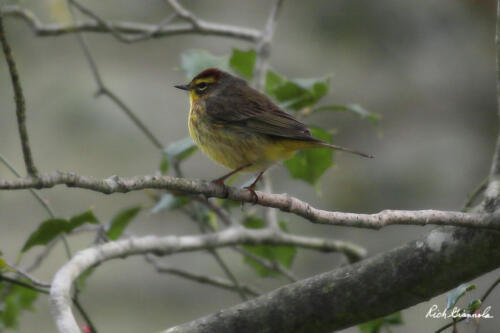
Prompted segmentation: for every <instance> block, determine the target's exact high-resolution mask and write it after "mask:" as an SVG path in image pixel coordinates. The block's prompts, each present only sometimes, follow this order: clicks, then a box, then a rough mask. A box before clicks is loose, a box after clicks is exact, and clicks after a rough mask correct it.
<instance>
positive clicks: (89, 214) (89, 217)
mask: <svg viewBox="0 0 500 333" xmlns="http://www.w3.org/2000/svg"><path fill="white" fill-rule="evenodd" d="M86 223H90V224H99V220H98V219H97V217H96V216H95V215H94V212H93V211H92V210H90V209H89V210H88V211H86V212H84V213H82V214H79V215H76V216H73V217H72V218H70V219H69V226H68V230H66V232H70V231H72V230H73V229H76V228H78V227H79V226H81V225H84V224H86Z"/></svg>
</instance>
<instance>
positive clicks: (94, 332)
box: [72, 297, 98, 333]
mask: <svg viewBox="0 0 500 333" xmlns="http://www.w3.org/2000/svg"><path fill="white" fill-rule="evenodd" d="M72 300H73V304H74V305H75V307H76V308H77V309H78V312H80V314H81V315H82V317H83V320H85V322H86V323H87V325H89V328H90V331H91V332H92V333H98V331H97V328H96V327H95V325H94V323H93V322H92V319H90V316H89V315H88V313H87V311H85V309H84V308H83V306H82V304H81V303H80V300H79V299H78V298H76V297H73V299H72Z"/></svg>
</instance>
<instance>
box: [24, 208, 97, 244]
mask: <svg viewBox="0 0 500 333" xmlns="http://www.w3.org/2000/svg"><path fill="white" fill-rule="evenodd" d="M86 223H91V224H97V223H99V221H98V220H97V217H96V216H95V215H94V213H93V212H92V211H91V210H88V211H86V212H84V213H82V214H79V215H75V216H73V217H72V218H70V219H69V221H68V220H66V219H60V218H55V219H49V220H46V221H44V222H42V223H41V224H40V225H39V226H38V228H37V230H35V231H34V232H33V233H32V234H31V235H30V236H29V237H28V240H27V241H26V243H25V244H24V246H23V248H22V250H21V252H26V251H28V250H29V249H30V248H32V247H33V246H36V245H46V244H48V243H49V242H50V241H51V240H53V239H54V238H56V237H57V236H59V235H61V234H66V233H68V232H70V231H72V230H73V229H75V228H77V227H79V226H81V225H84V224H86Z"/></svg>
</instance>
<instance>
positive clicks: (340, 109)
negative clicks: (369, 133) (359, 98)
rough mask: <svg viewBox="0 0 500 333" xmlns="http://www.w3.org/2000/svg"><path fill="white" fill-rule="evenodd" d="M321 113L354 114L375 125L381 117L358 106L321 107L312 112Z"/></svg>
mask: <svg viewBox="0 0 500 333" xmlns="http://www.w3.org/2000/svg"><path fill="white" fill-rule="evenodd" d="M321 111H335V112H352V113H354V114H356V115H358V116H360V117H361V118H362V119H368V120H370V121H372V122H374V123H378V121H379V120H380V117H381V116H380V115H379V114H378V113H373V112H370V111H368V110H366V109H365V108H363V107H362V106H361V105H358V104H348V105H326V106H320V107H317V108H314V109H313V110H312V111H311V112H321Z"/></svg>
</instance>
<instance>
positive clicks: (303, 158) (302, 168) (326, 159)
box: [284, 127, 333, 185]
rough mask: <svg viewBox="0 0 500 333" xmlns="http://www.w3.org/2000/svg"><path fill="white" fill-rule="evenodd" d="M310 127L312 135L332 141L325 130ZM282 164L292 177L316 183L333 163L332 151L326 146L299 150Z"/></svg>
mask: <svg viewBox="0 0 500 333" xmlns="http://www.w3.org/2000/svg"><path fill="white" fill-rule="evenodd" d="M310 129H311V134H312V135H313V136H314V137H316V138H318V139H321V140H325V141H327V142H331V141H332V135H331V134H329V133H328V132H327V131H325V130H323V129H321V128H318V127H310ZM284 165H285V167H286V168H287V169H288V172H289V173H290V176H291V177H292V178H294V179H301V180H303V181H305V182H307V183H309V184H312V185H316V183H317V181H318V180H319V179H320V178H321V176H322V175H323V173H324V172H325V171H326V170H327V169H328V168H329V167H331V166H332V165H333V151H332V150H331V149H328V148H315V149H306V150H301V151H299V152H297V153H296V154H295V156H293V157H292V158H290V159H288V160H286V161H285V162H284Z"/></svg>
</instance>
